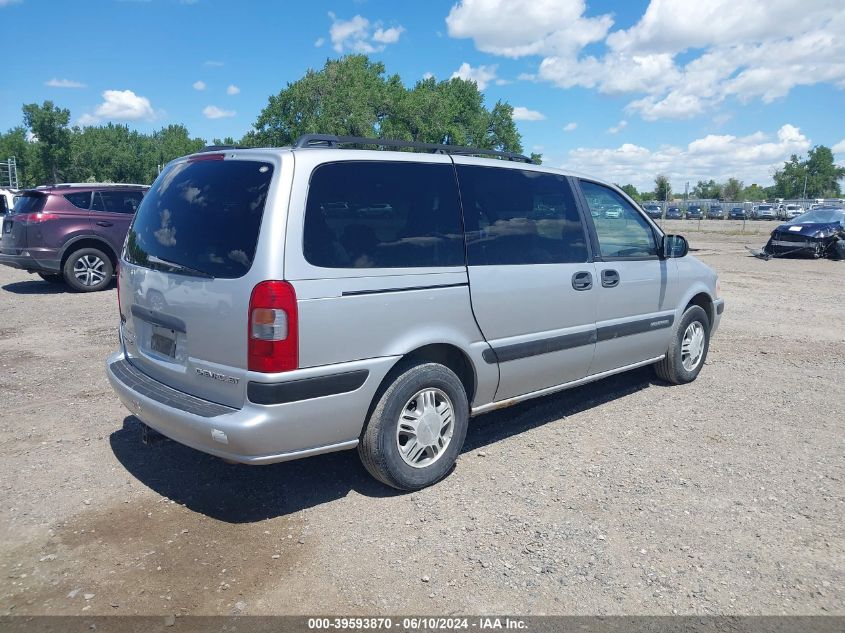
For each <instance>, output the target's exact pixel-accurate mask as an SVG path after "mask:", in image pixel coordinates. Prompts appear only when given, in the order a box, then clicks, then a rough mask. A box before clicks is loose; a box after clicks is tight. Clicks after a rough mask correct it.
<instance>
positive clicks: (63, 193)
mask: <svg viewBox="0 0 845 633" xmlns="http://www.w3.org/2000/svg"><path fill="white" fill-rule="evenodd" d="M148 188H149V187H147V186H145V185H125V184H87V183H79V184H61V185H51V186H48V187H38V188H36V189H28V190H26V191H24V192H23V194H22V196H21V198H20V199H19V200H18V202H17V204H16V205H15V213H14V214H13V215H11V216H8V215H7V216H6V218H5V221H4V222H3V241H2V242H0V264H5V265H6V266H11V267H12V268H20V269H23V270H26V271H27V272H30V273H36V274H37V275H38V276H39V277H41V278H42V279H44V280H45V281H49V282H53V283H61V282H62V281H64V282H66V283H67V284H68V285H69V286H70V287H71V288H73V289H74V290H77V291H79V292H91V291H95V290H102V289H103V288H106V287H107V286H108V285H109V283H110V282H111V280H112V277H113V276H114V270H115V267H116V266H117V258H118V253H120V251H121V249H122V248H123V242H124V240H125V238H126V231H127V230H128V229H129V224H130V223H131V222H132V218H133V216H134V214H135V211H136V209H137V208H138V206H139V205H140V204H141V199H142V198H143V197H144V193H145V192H146V191H147V189H148ZM199 193H200V192H199V191H198V192H197V195H199ZM162 222H163V224H162V230H163V231H165V233H164V234H163V235H164V236H165V238H164V239H173V237H174V236H173V235H171V234H170V233H167V228H168V227H167V225H166V221H165V220H164V219H162Z"/></svg>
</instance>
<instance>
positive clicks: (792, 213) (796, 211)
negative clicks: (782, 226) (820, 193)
mask: <svg viewBox="0 0 845 633" xmlns="http://www.w3.org/2000/svg"><path fill="white" fill-rule="evenodd" d="M802 213H804V207H802V206H800V205H797V204H788V205H786V206H785V207H784V214H783V215H784V218H783V219H784V220H791V219H793V218H797V217H798V216H799V215H801V214H802Z"/></svg>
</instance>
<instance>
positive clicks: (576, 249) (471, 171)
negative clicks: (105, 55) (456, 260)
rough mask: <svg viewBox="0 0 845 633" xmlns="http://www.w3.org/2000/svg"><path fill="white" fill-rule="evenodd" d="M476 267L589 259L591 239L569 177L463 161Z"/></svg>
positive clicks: (470, 256) (469, 238)
mask: <svg viewBox="0 0 845 633" xmlns="http://www.w3.org/2000/svg"><path fill="white" fill-rule="evenodd" d="M457 169H458V181H459V182H460V187H461V201H462V203H463V208H464V218H465V221H466V239H467V258H468V261H469V264H470V265H475V266H490V265H501V264H563V263H576V262H586V261H587V258H588V255H587V240H586V234H585V232H584V226H583V224H582V223H581V216H580V214H579V213H578V209H577V207H576V206H575V198H574V196H573V195H572V189H571V187H570V186H569V181H568V180H567V179H566V177H565V176H559V175H557V174H547V173H543V172H538V171H527V170H520V169H502V168H499V167H476V166H470V165H458V167H457Z"/></svg>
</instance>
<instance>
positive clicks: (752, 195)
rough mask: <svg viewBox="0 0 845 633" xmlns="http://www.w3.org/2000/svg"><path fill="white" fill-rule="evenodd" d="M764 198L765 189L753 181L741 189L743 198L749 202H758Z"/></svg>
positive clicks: (765, 195) (765, 196)
mask: <svg viewBox="0 0 845 633" xmlns="http://www.w3.org/2000/svg"><path fill="white" fill-rule="evenodd" d="M766 198H767V194H766V190H765V189H764V188H763V187H761V186H760V185H758V184H757V183H753V184H751V185H749V186H748V187H746V188H745V189H743V190H742V199H743V200H748V201H749V202H758V201H760V200H765V199H766Z"/></svg>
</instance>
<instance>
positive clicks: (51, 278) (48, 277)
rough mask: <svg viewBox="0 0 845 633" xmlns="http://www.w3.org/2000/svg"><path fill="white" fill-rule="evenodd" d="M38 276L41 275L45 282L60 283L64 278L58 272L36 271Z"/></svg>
mask: <svg viewBox="0 0 845 633" xmlns="http://www.w3.org/2000/svg"><path fill="white" fill-rule="evenodd" d="M38 276H39V277H41V279H43V280H44V281H46V282H49V283H51V284H61V283H64V281H65V280H64V278H63V277H62V276H61V275H60V274H58V273H52V274H51V273H38Z"/></svg>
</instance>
